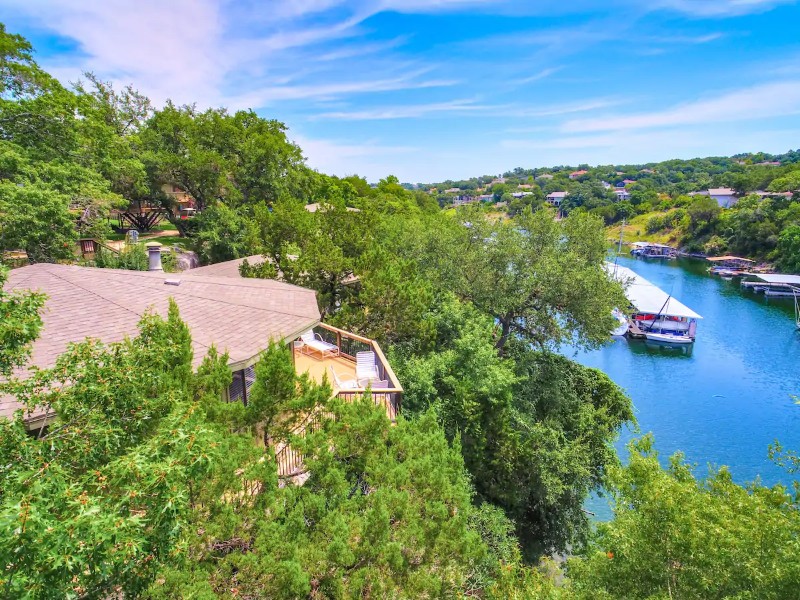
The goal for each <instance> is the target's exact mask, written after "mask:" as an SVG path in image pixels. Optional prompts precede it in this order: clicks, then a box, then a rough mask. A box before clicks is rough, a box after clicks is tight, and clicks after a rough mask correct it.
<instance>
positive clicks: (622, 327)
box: [611, 308, 629, 337]
mask: <svg viewBox="0 0 800 600" xmlns="http://www.w3.org/2000/svg"><path fill="white" fill-rule="evenodd" d="M611 314H612V316H613V317H614V318H615V319H616V320H617V323H618V325H617V326H616V327H615V328H614V329H612V330H611V335H612V336H614V337H620V336H623V335H625V334H626V333H628V327H629V324H628V317H626V316H625V313H623V312H622V311H621V310H620V309H618V308H615V309H614V310H612V311H611Z"/></svg>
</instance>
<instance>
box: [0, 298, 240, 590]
mask: <svg viewBox="0 0 800 600" xmlns="http://www.w3.org/2000/svg"><path fill="white" fill-rule="evenodd" d="M169 313H170V314H169V318H168V319H167V320H166V321H165V320H162V319H160V318H158V317H155V316H152V315H150V316H147V317H145V318H144V319H143V320H142V322H141V324H140V335H139V337H138V338H136V339H134V340H126V341H124V342H120V343H117V344H110V345H109V346H104V345H102V344H100V343H99V342H96V341H88V342H85V343H81V344H77V345H75V346H72V347H71V348H70V349H69V350H68V351H67V353H66V354H65V355H63V356H61V357H59V359H58V361H57V363H56V366H55V367H54V368H52V369H46V370H43V371H39V372H37V373H35V374H34V375H33V376H31V377H30V378H29V379H27V380H25V381H18V380H16V379H14V378H11V379H6V380H5V381H2V383H0V394H3V395H11V396H14V397H16V398H17V399H18V400H19V401H21V402H22V403H23V404H24V406H25V409H24V412H46V413H51V414H52V415H53V417H52V419H51V423H50V425H49V426H48V427H47V428H45V429H42V430H40V431H39V432H38V435H30V434H29V433H28V432H26V430H25V425H24V423H23V421H22V413H23V411H18V413H17V414H16V415H15V417H14V419H13V420H11V421H10V420H7V419H2V420H0V464H2V468H0V489H1V490H2V493H0V561H1V562H2V564H3V565H4V570H3V574H2V576H0V590H1V591H2V595H3V596H5V597H31V598H64V597H107V596H109V595H112V594H124V595H126V596H133V595H136V594H137V593H140V592H141V591H142V590H143V589H145V588H146V587H147V586H148V584H149V582H150V581H151V580H152V577H153V576H154V575H155V572H156V570H157V569H158V568H159V566H160V565H161V564H162V563H163V562H168V561H170V560H173V559H174V558H175V557H176V556H177V555H179V554H180V549H179V548H178V547H177V546H176V544H177V542H178V539H179V537H180V535H181V533H182V528H183V526H184V525H185V523H186V516H187V512H188V509H189V507H190V506H191V504H192V502H193V501H194V497H193V489H196V487H197V486H198V485H199V483H200V482H201V481H202V479H203V477H204V475H205V473H206V472H207V467H208V465H209V464H210V461H211V460H212V456H213V454H214V447H215V444H218V443H219V437H222V436H219V437H218V436H217V434H218V433H219V432H215V431H213V430H212V429H211V428H209V427H207V426H206V425H205V424H204V423H203V418H202V415H203V412H202V411H201V410H199V406H200V405H199V398H197V397H195V396H193V395H192V394H191V393H190V390H191V388H192V369H191V358H192V352H191V345H190V339H189V334H188V330H187V329H186V327H185V325H183V323H182V322H181V321H180V318H179V316H178V313H177V308H176V307H175V305H174V304H173V305H172V306H171V307H170V311H169ZM5 352H6V350H5V347H4V349H3V353H5ZM12 359H13V354H12ZM224 360H225V359H223V360H222V361H219V363H221V365H222V368H223V369H226V367H225V362H224ZM226 370H227V369H226ZM229 380H230V374H229V372H228V381H229ZM220 391H221V390H220V389H219V387H217V388H216V389H214V390H213V392H214V393H216V394H217V396H218V395H219V392H220ZM21 549H22V550H23V551H20V550H21Z"/></svg>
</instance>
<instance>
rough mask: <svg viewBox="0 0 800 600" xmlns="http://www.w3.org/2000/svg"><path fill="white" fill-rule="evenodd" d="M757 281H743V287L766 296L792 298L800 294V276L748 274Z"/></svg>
mask: <svg viewBox="0 0 800 600" xmlns="http://www.w3.org/2000/svg"><path fill="white" fill-rule="evenodd" d="M747 276H748V277H755V278H756V279H757V281H742V284H741V285H742V287H743V288H746V289H751V290H753V291H754V292H763V293H764V295H765V296H772V297H784V298H792V297H794V296H795V295H797V294H800V275H783V274H780V273H748V274H747Z"/></svg>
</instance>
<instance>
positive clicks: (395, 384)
mask: <svg viewBox="0 0 800 600" xmlns="http://www.w3.org/2000/svg"><path fill="white" fill-rule="evenodd" d="M317 330H318V331H317V333H319V334H320V336H321V337H322V339H323V340H325V341H326V342H329V343H331V344H336V345H337V346H338V347H339V356H340V357H342V358H344V359H346V360H350V361H353V362H355V360H356V354H357V353H358V352H363V351H369V350H371V351H372V352H374V353H375V361H376V365H377V367H378V378H379V379H381V380H385V381H388V382H389V387H387V388H372V391H373V395H374V393H375V392H376V391H379V392H381V393H384V392H385V393H390V394H393V395H394V396H396V397H397V402H398V403H399V401H400V397H401V396H402V394H403V387H402V386H401V385H400V382H399V381H398V379H397V375H395V374H394V371H393V370H392V367H391V365H390V364H389V361H388V360H386V356H385V355H384V354H383V350H381V347H380V346H379V345H378V342H376V341H375V340H371V339H369V338H365V337H362V336H360V335H358V334H355V333H350V332H349V331H345V330H343V329H339V328H338V327H333V326H331V325H326V324H325V323H320V324H319V325H318V326H317ZM366 391H367V388H358V389H354V390H347V394H351V393H353V394H363V393H364V392H366ZM398 409H399V405H398Z"/></svg>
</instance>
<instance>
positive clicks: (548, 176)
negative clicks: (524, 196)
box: [536, 173, 554, 181]
mask: <svg viewBox="0 0 800 600" xmlns="http://www.w3.org/2000/svg"><path fill="white" fill-rule="evenodd" d="M553 177H554V176H553V175H551V174H550V173H542V174H541V175H538V176H537V177H536V181H539V180H540V179H552V178H553Z"/></svg>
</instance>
